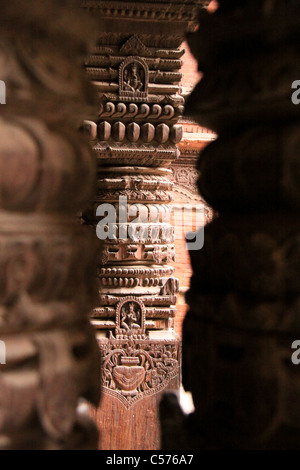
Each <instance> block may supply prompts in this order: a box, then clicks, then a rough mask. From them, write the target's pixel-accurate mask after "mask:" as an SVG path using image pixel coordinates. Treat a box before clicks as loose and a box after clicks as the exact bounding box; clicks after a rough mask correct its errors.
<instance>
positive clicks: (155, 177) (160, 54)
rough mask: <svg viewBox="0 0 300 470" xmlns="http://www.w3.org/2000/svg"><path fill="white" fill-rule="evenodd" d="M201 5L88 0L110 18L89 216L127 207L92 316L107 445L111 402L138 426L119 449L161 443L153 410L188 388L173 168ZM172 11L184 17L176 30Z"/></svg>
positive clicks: (110, 244)
mask: <svg viewBox="0 0 300 470" xmlns="http://www.w3.org/2000/svg"><path fill="white" fill-rule="evenodd" d="M201 3H202V2H198V1H195V2H183V3H181V2H179V3H177V4H176V6H174V5H173V4H170V3H164V2H154V3H153V2H152V3H148V2H135V3H134V4H133V3H127V2H122V1H121V2H117V1H112V2H111V3H110V4H109V5H108V4H107V3H106V2H103V1H84V2H83V5H84V6H85V7H86V8H88V9H90V10H91V11H93V14H94V15H99V18H101V15H102V18H101V19H100V22H101V25H102V26H103V30H102V32H101V34H99V38H98V41H97V46H96V47H95V49H94V51H93V53H92V55H90V56H89V57H88V58H87V60H86V68H87V73H88V75H89V77H90V78H91V79H92V80H93V83H94V85H95V87H96V89H97V91H98V96H99V114H98V119H97V120H96V122H95V124H96V125H97V127H98V138H97V139H96V140H94V141H93V142H92V145H93V148H94V150H95V152H96V154H97V159H98V165H99V178H98V185H97V193H96V198H95V199H96V203H95V205H94V206H93V207H92V208H91V210H90V211H87V213H85V214H83V218H84V220H85V221H86V222H87V223H89V224H90V225H93V226H96V225H97V224H98V223H99V218H98V219H97V217H96V215H95V213H96V207H97V206H98V205H99V204H100V203H101V202H104V201H105V202H108V201H109V202H110V203H111V204H113V205H114V207H115V208H116V213H117V216H116V219H115V221H114V222H113V223H109V224H108V226H107V230H110V231H111V233H113V237H111V239H110V240H108V239H107V240H105V241H104V243H103V244H104V252H103V254H102V257H101V259H100V260H99V264H98V280H99V290H100V298H99V305H98V307H97V308H96V309H95V310H94V312H93V318H92V321H93V324H94V325H95V327H96V328H97V329H98V339H99V344H100V349H101V353H102V355H103V361H104V362H103V388H102V389H103V393H104V396H105V398H104V400H105V403H106V405H105V406H106V409H103V410H102V411H100V413H99V415H98V416H99V421H100V423H101V427H102V428H103V425H104V427H106V429H107V431H106V432H107V434H110V435H109V436H108V437H107V441H106V443H105V445H106V448H113V447H112V446H113V445H114V444H113V442H116V441H115V440H114V439H116V438H115V437H114V436H111V434H112V433H111V431H110V430H108V423H107V419H105V415H106V413H107V412H108V409H109V408H110V406H111V403H114V406H116V407H117V409H118V416H123V417H125V416H126V424H124V425H125V426H126V429H128V433H126V436H124V439H123V443H122V442H118V446H121V448H122V445H125V446H126V447H125V448H134V449H137V448H144V449H148V448H158V436H159V429H158V422H157V420H156V418H154V417H155V416H156V409H154V408H153V407H154V406H155V404H157V401H158V399H159V396H160V395H159V394H160V392H161V391H162V390H164V389H166V388H168V387H175V388H178V387H179V362H180V357H179V342H178V338H177V337H176V335H175V334H174V331H173V323H174V315H175V302H176V293H177V291H178V281H177V280H176V279H175V278H174V277H173V273H174V269H173V268H172V267H171V266H168V263H170V262H172V261H173V260H174V255H175V250H174V233H173V227H172V226H171V223H170V215H171V214H170V208H169V206H168V203H169V202H170V200H171V190H172V184H171V183H170V177H171V174H172V173H171V171H170V170H169V169H168V167H169V165H170V163H171V162H172V161H174V160H175V159H176V158H178V157H179V150H178V147H177V143H178V142H179V141H180V139H181V137H182V128H181V126H179V125H177V122H178V119H179V117H180V115H181V113H182V111H183V104H184V99H183V97H182V96H181V90H180V80H181V73H180V68H181V60H180V58H181V56H182V51H181V50H180V45H181V43H182V36H183V34H184V32H185V30H186V29H188V28H190V27H192V25H193V23H194V21H195V19H196V10H198V8H199V6H200V5H201ZM116 18H117V19H118V21H115V20H116ZM171 18H174V19H176V25H174V27H173V26H172V25H171V23H170V19H171ZM167 25H168V28H167ZM92 130H93V131H94V129H92ZM120 196H121V197H123V198H125V197H126V198H127V201H128V206H129V210H131V212H132V213H134V211H133V209H134V207H137V206H136V203H138V202H140V203H143V207H142V208H141V206H140V208H139V210H141V211H143V216H144V217H143V221H142V223H141V224H140V225H141V227H140V231H139V237H137V236H136V237H134V236H130V234H129V230H128V229H130V228H132V226H131V225H132V224H131V222H132V218H133V217H132V216H131V215H128V214H126V216H125V217H122V220H121V216H120V214H122V212H120V205H121V203H120V200H119V197H120ZM124 232H125V234H126V236H124V237H123V236H121V235H122V234H124ZM112 400H113V402H112ZM145 400H148V403H149V406H150V410H151V411H150V412H149V416H151V417H152V418H151V419H150V418H149V419H148V418H147V419H146V417H145V416H143V417H142V418H141V420H139V419H138V416H140V415H141V414H143V415H144V414H145V413H144V408H143V403H145ZM133 406H135V408H134V409H135V412H132V411H131V409H132V407H133ZM123 408H125V410H124V409H123ZM101 413H102V414H101ZM116 420H118V417H117V418H116ZM145 420H146V421H145ZM148 422H149V427H150V428H151V429H152V430H153V431H152V432H153V434H152V435H151V440H150V441H149V442H143V443H142V444H141V443H138V442H137V438H136V436H137V435H139V434H141V435H142V434H143V432H144V431H142V429H141V427H142V426H143V424H142V423H145V426H147V424H146V423H148ZM133 423H134V424H133ZM132 427H134V429H135V431H134V433H132V432H131V431H130V429H132ZM137 429H141V431H140V432H137ZM154 430H155V431H154ZM115 432H117V428H115ZM123 432H124V430H123ZM155 433H156V435H155ZM119 448H120V447H119Z"/></svg>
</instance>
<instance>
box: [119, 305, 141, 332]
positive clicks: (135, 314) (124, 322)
mask: <svg viewBox="0 0 300 470" xmlns="http://www.w3.org/2000/svg"><path fill="white" fill-rule="evenodd" d="M140 318H141V309H140V307H139V305H138V304H134V303H133V302H129V303H127V304H125V305H124V306H123V307H122V309H121V326H122V327H123V328H125V330H127V331H129V330H134V329H139V328H141V325H140V324H138V323H137V322H140Z"/></svg>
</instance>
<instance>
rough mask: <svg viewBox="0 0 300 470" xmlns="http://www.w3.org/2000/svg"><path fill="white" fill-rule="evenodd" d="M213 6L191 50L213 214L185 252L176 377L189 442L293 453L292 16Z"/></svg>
mask: <svg viewBox="0 0 300 470" xmlns="http://www.w3.org/2000/svg"><path fill="white" fill-rule="evenodd" d="M218 3H219V8H218V10H217V11H216V12H215V13H214V14H212V15H208V14H207V13H204V12H203V14H201V16H200V26H199V30H198V31H197V33H195V34H194V35H193V37H192V38H191V40H190V45H191V48H192V50H193V51H194V54H195V56H196V57H197V59H198V61H199V67H200V70H203V71H204V77H203V79H202V80H201V82H200V83H199V84H198V85H197V87H196V88H195V91H194V92H193V94H192V96H191V99H190V102H189V105H188V109H187V113H189V115H191V114H192V115H193V116H195V117H196V118H197V119H198V121H199V122H200V124H202V125H204V126H207V127H208V128H210V129H213V130H214V131H216V132H217V134H218V139H217V140H216V142H214V143H212V144H211V145H209V146H208V147H207V148H206V149H205V151H204V152H203V153H202V155H201V156H200V159H199V163H198V170H199V172H200V177H199V180H198V187H199V190H200V193H201V195H202V196H203V197H204V198H205V199H206V201H207V202H208V203H209V204H210V205H211V206H212V207H213V208H214V209H216V210H218V211H219V214H220V215H219V217H218V218H216V219H215V220H214V221H213V222H212V223H211V224H210V225H209V226H208V227H207V228H206V232H205V244H204V248H203V249H202V250H201V251H200V252H196V251H193V252H191V260H192V265H193V271H194V274H193V278H192V282H191V289H190V291H189V294H188V300H189V304H190V312H189V313H188V315H187V317H186V319H185V324H184V340H183V341H184V349H183V357H184V371H183V376H184V385H185V388H186V389H188V390H191V391H192V393H193V398H194V403H195V407H196V411H195V413H194V414H193V415H192V416H191V417H190V418H189V426H190V428H189V431H188V439H187V442H188V445H189V446H190V448H191V449H193V448H199V447H204V448H210V449H211V448H213V449H216V448H220V449H226V448H228V449H239V448H240V449H247V448H249V449H273V448H275V449H282V448H285V449H290V448H291V449H292V448H298V447H299V419H300V408H299V405H298V391H299V387H300V376H299V369H297V366H295V365H294V364H293V363H292V361H291V355H292V352H293V350H292V349H291V346H292V343H293V341H294V340H296V339H299V333H300V330H299V328H300V325H299V294H300V292H299V282H298V279H299V229H300V227H299V220H298V219H299V217H298V215H297V213H298V210H299V202H300V199H299V181H298V180H299V178H298V168H299V164H298V160H299V109H300V108H299V107H297V106H295V105H293V103H292V101H291V94H292V89H291V85H292V83H293V81H294V80H295V79H297V78H299V75H300V67H299V54H298V51H297V50H296V48H295V47H296V46H295V44H296V43H297V38H298V40H299V26H300V23H299V18H300V7H299V2H298V1H294V0H290V1H287V2H281V1H277V0H275V1H272V2H269V1H260V2H258V1H255V2H254V1H245V2H226V1H225V0H219V2H218ZM233 23H234V27H232V24H233ZM216 63H217V64H218V65H217V67H216ZM183 422H184V420H183ZM187 427H188V426H187ZM291 436H292V438H291ZM166 445H168V446H171V448H174V449H175V448H178V447H176V445H177V442H174V441H173V442H168V443H166ZM172 446H173V447H172ZM169 448H170V447H169Z"/></svg>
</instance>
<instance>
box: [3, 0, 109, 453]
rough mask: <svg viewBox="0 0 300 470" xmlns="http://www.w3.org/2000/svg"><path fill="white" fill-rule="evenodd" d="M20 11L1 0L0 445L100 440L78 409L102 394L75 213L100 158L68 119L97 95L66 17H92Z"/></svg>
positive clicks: (90, 259) (90, 255) (84, 444)
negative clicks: (35, 33) (0, 353)
mask: <svg viewBox="0 0 300 470" xmlns="http://www.w3.org/2000/svg"><path fill="white" fill-rule="evenodd" d="M37 6H38V8H37ZM69 7H70V10H69ZM19 8H20V6H19V4H18V2H17V1H12V2H9V4H7V5H3V8H2V11H1V20H0V23H1V24H0V31H1V33H0V40H1V49H0V76H1V78H3V80H5V82H6V85H7V91H8V99H7V103H8V104H7V105H5V106H1V117H0V166H1V176H0V272H1V277H0V339H1V341H4V342H5V345H6V364H5V365H1V370H0V448H4V449H23V448H35V449H53V448H60V449H62V448H68V449H70V448H71V449H72V448H95V447H96V445H97V432H96V429H95V427H94V426H93V424H92V423H91V422H90V419H89V418H87V417H84V418H83V417H82V416H81V413H79V412H77V407H78V404H79V400H80V399H82V398H85V399H86V400H88V401H90V402H91V403H93V404H94V405H97V404H98V400H99V380H98V376H99V367H100V366H99V361H98V358H99V353H98V347H97V343H96V341H95V337H94V332H93V329H92V328H91V326H90V323H89V319H88V313H89V310H90V309H91V308H92V306H93V301H94V300H95V293H96V289H95V281H94V277H93V272H94V269H93V264H94V256H95V249H96V247H95V242H94V237H93V236H92V237H91V236H88V234H86V233H85V232H84V230H83V228H82V227H80V225H79V224H78V223H77V222H76V219H75V214H76V213H77V212H78V211H79V210H81V209H82V208H83V207H85V205H86V204H87V201H88V200H89V199H90V197H91V191H92V188H93V186H94V179H95V165H94V159H93V155H92V153H91V151H90V149H89V145H88V142H87V141H85V140H84V139H81V138H80V136H79V135H78V132H77V129H76V126H74V120H73V116H74V115H76V116H77V111H78V109H80V113H83V114H85V113H87V112H91V103H88V102H87V101H86V96H87V94H88V90H89V85H88V84H87V83H86V78H85V76H84V74H83V73H82V72H80V67H79V66H78V65H77V64H76V62H77V57H78V56H79V55H80V51H82V48H83V45H84V42H85V38H84V36H85V35H82V33H80V28H79V30H78V28H77V27H76V26H74V23H73V21H71V22H70V23H68V21H67V18H69V17H70V16H71V17H72V19H73V20H74V22H75V23H76V21H75V19H77V23H76V24H77V25H78V23H79V21H80V20H78V15H79V17H80V18H81V19H82V25H84V24H85V20H84V15H82V12H80V10H79V9H78V10H75V12H74V9H73V8H71V6H70V5H65V6H61V2H59V1H53V2H52V6H51V7H50V6H49V5H48V3H47V6H45V5H44V2H34V1H30V0H29V1H28V2H26V5H23V8H24V16H23V15H22V16H21V17H20V15H19V11H20V10H19ZM57 17H61V18H64V19H65V20H66V21H65V22H64V21H63V23H64V28H63V30H62V29H61V28H60V27H59V24H58V23H57ZM2 20H3V25H2ZM32 24H34V25H37V24H38V26H39V31H40V33H41V36H39V38H35V39H36V40H35V39H33V38H32ZM12 25H14V27H15V28H16V30H17V31H18V41H16V38H15V36H14V35H13V36H11V31H12V30H13V29H14V28H12ZM7 27H8V28H9V30H7V29H6V28H7ZM52 28H54V29H55V30H56V34H55V38H54V37H52V35H51V31H52ZM12 34H13V33H12ZM60 39H61V40H62V44H61V43H60ZM57 63H59V64H60V65H62V67H61V68H60V67H57V68H56V64H57ZM74 77H75V78H74ZM66 90H67V91H66ZM75 120H76V119H75ZM82 252H84V253H85V256H84V257H83V256H82Z"/></svg>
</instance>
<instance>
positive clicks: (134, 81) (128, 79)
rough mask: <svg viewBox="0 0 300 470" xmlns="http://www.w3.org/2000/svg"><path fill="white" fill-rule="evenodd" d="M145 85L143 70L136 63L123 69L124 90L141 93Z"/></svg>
mask: <svg viewBox="0 0 300 470" xmlns="http://www.w3.org/2000/svg"><path fill="white" fill-rule="evenodd" d="M144 84H145V73H144V70H143V68H142V67H141V66H139V64H137V63H136V62H132V63H131V64H128V66H127V67H126V68H125V69H124V90H127V91H132V92H135V91H143V89H144Z"/></svg>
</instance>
